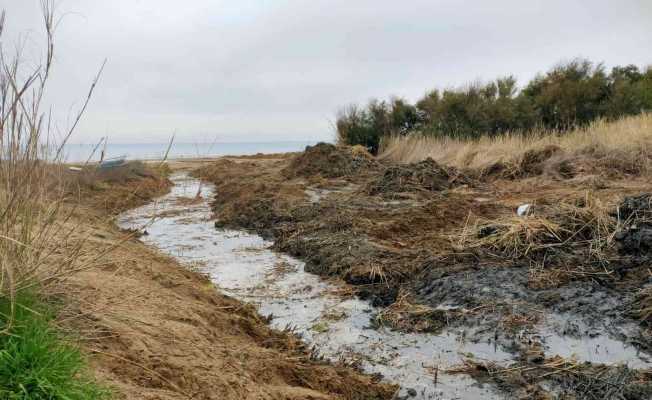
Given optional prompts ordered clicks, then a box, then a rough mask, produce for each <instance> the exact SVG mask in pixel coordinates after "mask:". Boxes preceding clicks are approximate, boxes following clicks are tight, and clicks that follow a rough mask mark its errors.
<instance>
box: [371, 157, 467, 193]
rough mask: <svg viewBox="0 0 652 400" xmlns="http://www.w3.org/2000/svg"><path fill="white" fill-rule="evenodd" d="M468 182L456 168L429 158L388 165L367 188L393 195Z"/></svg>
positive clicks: (374, 191)
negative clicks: (409, 162)
mask: <svg viewBox="0 0 652 400" xmlns="http://www.w3.org/2000/svg"><path fill="white" fill-rule="evenodd" d="M467 182H468V179H467V178H465V177H464V176H463V175H462V174H461V173H460V172H459V171H457V170H456V169H455V168H444V167H442V166H441V165H439V164H437V163H436V162H435V161H434V160H433V159H432V158H428V159H426V160H424V161H420V162H418V163H414V164H408V165H391V166H388V167H387V168H386V169H385V171H384V172H383V173H382V174H381V175H380V176H378V177H377V178H374V179H372V180H371V182H369V183H368V184H367V186H366V188H365V189H366V191H367V193H369V194H370V195H376V194H381V195H383V196H389V197H391V196H395V195H396V194H399V193H406V192H418V191H431V192H437V191H442V190H446V189H449V188H450V187H453V186H454V185H460V184H463V183H467Z"/></svg>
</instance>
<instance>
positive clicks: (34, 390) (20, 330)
mask: <svg viewBox="0 0 652 400" xmlns="http://www.w3.org/2000/svg"><path fill="white" fill-rule="evenodd" d="M9 313H10V307H9V302H8V301H7V300H6V299H0V329H3V328H5V327H6V326H7V323H8V315H9ZM52 316H53V313H52V311H51V309H49V307H47V306H45V305H44V304H42V303H41V302H39V301H38V300H37V299H36V297H35V296H32V295H21V296H19V298H18V299H17V306H16V311H15V317H14V322H13V324H12V326H11V330H10V334H9V335H0V400H81V399H107V398H109V397H110V392H109V391H108V390H107V389H106V388H103V387H102V386H101V385H99V384H97V383H96V382H95V381H94V380H93V379H92V378H91V376H90V375H89V373H88V370H87V367H86V360H85V359H84V357H83V355H82V354H81V352H80V350H79V349H78V348H77V347H76V346H74V345H73V344H72V343H70V342H69V341H67V340H66V339H65V338H64V337H62V336H61V335H60V334H58V333H57V331H56V330H55V329H54V328H53V327H52V326H51V324H50V322H51V320H52Z"/></svg>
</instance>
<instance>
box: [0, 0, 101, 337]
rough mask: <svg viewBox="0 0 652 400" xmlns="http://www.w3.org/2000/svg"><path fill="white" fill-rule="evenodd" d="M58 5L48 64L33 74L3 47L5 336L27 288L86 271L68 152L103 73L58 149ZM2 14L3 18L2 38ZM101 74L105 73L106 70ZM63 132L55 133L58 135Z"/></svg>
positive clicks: (48, 23) (0, 129)
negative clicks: (53, 74) (52, 80)
mask: <svg viewBox="0 0 652 400" xmlns="http://www.w3.org/2000/svg"><path fill="white" fill-rule="evenodd" d="M53 8H54V6H53V3H52V2H50V1H47V0H44V1H43V2H42V11H43V17H44V18H43V21H44V26H45V33H46V39H47V44H46V49H45V54H44V55H43V61H42V62H41V63H40V64H38V65H36V67H34V68H33V69H32V67H31V65H33V63H31V62H26V61H28V60H25V59H24V58H23V57H22V54H21V51H20V50H19V51H17V52H16V53H15V55H13V56H12V55H9V54H8V53H7V52H6V51H5V49H4V48H0V301H9V303H10V304H11V307H10V311H9V315H3V317H6V320H7V323H6V324H4V326H2V329H1V330H0V334H1V333H8V332H11V329H12V321H13V315H14V313H15V311H16V310H15V307H16V305H15V299H16V298H17V297H18V295H19V294H20V292H21V291H23V290H27V289H30V288H32V287H39V288H44V287H45V286H47V284H48V283H51V282H53V281H57V280H58V279H60V278H62V277H63V276H65V275H67V274H70V273H73V272H75V271H79V270H80V269H84V268H87V267H88V266H90V265H92V264H93V263H94V262H95V261H96V260H97V259H96V258H91V259H88V258H84V257H83V254H82V252H81V246H82V244H83V240H81V241H77V242H75V243H76V244H72V243H73V242H72V241H70V240H69V239H70V238H72V237H73V236H74V235H76V236H83V232H80V231H82V230H81V229H80V226H79V225H78V224H77V225H76V224H75V223H72V222H71V221H72V220H73V218H72V217H73V215H74V213H75V210H76V207H75V205H72V204H70V202H69V201H68V200H69V196H68V194H69V192H68V185H67V179H66V178H65V173H66V169H65V166H64V165H63V163H62V153H63V151H62V149H63V145H64V144H65V142H66V141H67V139H68V138H69V137H70V136H71V135H72V133H73V131H74V129H75V127H76V126H77V124H78V122H79V120H80V119H81V116H82V114H83V113H84V110H85V109H86V106H87V105H88V102H89V100H90V98H91V96H92V93H93V89H94V88H95V85H96V83H97V81H98V79H99V74H98V75H97V76H96V78H95V80H94V81H93V83H92V84H91V88H90V90H89V92H88V95H87V97H86V101H85V102H84V103H83V104H82V106H81V108H80V110H79V111H78V112H77V114H75V116H74V118H73V119H72V123H71V125H70V127H69V129H68V130H66V131H64V132H63V140H61V141H60V142H59V143H58V145H53V138H54V137H55V132H51V131H50V126H51V124H50V123H48V122H47V121H48V115H47V111H45V112H44V111H41V106H42V99H43V98H44V95H45V88H46V86H47V85H46V83H47V81H48V79H49V76H50V68H51V63H52V59H53V49H54V45H53V36H52V35H53V30H54V25H55V21H54V11H53ZM3 27H4V13H3V14H2V17H0V35H1V33H2V31H3ZM100 72H101V70H100ZM60 133H61V132H59V131H57V134H60Z"/></svg>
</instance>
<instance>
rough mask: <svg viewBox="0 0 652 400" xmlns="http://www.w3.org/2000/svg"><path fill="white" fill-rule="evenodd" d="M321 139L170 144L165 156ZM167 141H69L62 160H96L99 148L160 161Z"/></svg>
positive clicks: (247, 150) (277, 147)
mask: <svg viewBox="0 0 652 400" xmlns="http://www.w3.org/2000/svg"><path fill="white" fill-rule="evenodd" d="M318 142H320V141H317V140H309V141H270V142H262V141H261V142H212V143H191V142H186V143H184V142H179V143H173V144H172V147H171V148H170V151H169V153H168V158H170V159H172V158H175V159H178V158H204V157H220V156H227V155H233V156H241V155H253V154H258V153H263V154H273V153H288V152H295V151H302V150H304V149H305V147H306V146H311V145H314V144H316V143H318ZM168 145H169V143H165V142H161V143H108V144H107V145H106V148H104V146H99V147H98V146H97V143H95V144H90V143H68V144H66V145H65V146H64V150H63V153H64V159H65V161H67V162H86V161H91V162H92V161H99V159H100V158H101V157H102V155H101V153H102V150H105V154H104V159H111V158H122V157H124V158H126V159H131V160H160V159H162V158H163V157H164V156H165V153H166V151H167V148H168Z"/></svg>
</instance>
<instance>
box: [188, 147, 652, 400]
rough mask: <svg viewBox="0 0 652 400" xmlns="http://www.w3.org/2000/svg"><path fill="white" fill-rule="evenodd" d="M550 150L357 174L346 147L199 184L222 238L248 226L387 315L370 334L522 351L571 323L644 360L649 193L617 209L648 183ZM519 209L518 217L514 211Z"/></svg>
mask: <svg viewBox="0 0 652 400" xmlns="http://www.w3.org/2000/svg"><path fill="white" fill-rule="evenodd" d="M558 153H559V150H558V149H557V148H555V147H553V146H551V147H549V148H545V149H544V150H542V151H540V152H536V153H535V152H532V153H531V154H527V156H526V157H524V158H523V161H522V162H521V163H520V164H519V165H508V164H501V163H500V162H497V163H496V164H495V166H494V167H493V168H490V169H489V170H487V169H485V170H482V171H473V170H470V171H460V170H457V169H455V168H450V167H446V166H442V165H438V164H437V163H436V162H434V161H432V160H426V161H422V162H419V163H414V164H400V165H399V164H391V163H389V162H386V161H385V162H378V161H375V160H373V159H369V158H367V157H365V161H364V162H362V163H359V162H358V160H357V159H356V155H354V151H352V150H351V149H349V148H338V147H336V146H332V145H324V144H322V145H318V146H315V147H313V148H308V149H307V150H306V151H305V152H304V153H299V154H288V155H287V156H286V157H284V158H281V157H278V156H274V157H270V158H264V157H262V156H259V157H256V158H255V159H252V158H239V157H229V158H223V159H220V160H217V161H215V162H213V163H211V164H208V165H206V166H203V167H201V168H199V169H198V170H197V171H196V172H195V173H196V175H197V176H199V177H201V178H203V179H207V180H210V181H211V182H213V183H214V184H215V185H216V186H217V190H216V198H215V202H214V203H213V208H214V212H215V216H216V218H217V222H216V226H217V227H234V228H245V229H252V230H255V231H257V232H259V233H261V234H263V235H265V236H267V237H269V238H273V239H274V242H275V245H274V246H275V248H276V249H278V250H281V251H284V252H287V253H289V254H291V255H294V256H297V257H300V258H302V259H304V260H305V261H306V270H308V271H310V272H313V273H317V274H320V275H325V276H337V277H341V278H343V279H344V280H345V281H346V282H348V283H350V284H352V285H355V287H356V290H357V292H358V294H359V295H360V296H361V297H363V298H365V297H366V298H369V299H371V300H372V301H373V302H374V303H375V304H376V305H382V306H389V307H388V308H386V309H385V310H384V311H383V312H382V313H380V314H379V315H378V317H377V321H378V322H379V323H380V324H388V325H390V326H392V327H394V328H396V329H402V330H408V331H410V330H423V331H430V332H432V331H438V330H440V329H441V328H442V327H444V326H450V325H459V326H462V327H468V326H473V327H476V326H479V327H481V329H480V331H483V332H488V333H486V335H485V336H486V337H485V336H482V337H477V338H475V339H476V340H494V339H495V340H496V342H497V343H498V344H501V345H505V346H508V347H509V350H510V351H515V352H517V353H522V354H527V353H528V351H530V350H531V349H530V346H531V344H528V343H521V344H519V343H517V342H518V331H519V330H520V329H522V328H523V327H527V326H531V325H533V324H535V323H536V322H537V321H539V320H540V318H541V316H542V314H541V313H543V315H545V314H546V313H559V314H564V315H570V316H571V317H570V318H571V320H572V321H581V324H582V325H580V326H582V327H583V328H577V327H576V328H573V329H571V330H570V331H573V332H575V333H574V334H576V335H579V336H582V335H590V336H595V335H608V336H612V337H617V338H620V339H621V340H623V341H625V342H627V343H630V344H631V345H633V346H636V347H638V348H640V349H642V350H646V351H648V352H650V351H652V330H650V329H649V326H650V324H651V323H650V321H651V320H652V318H651V317H650V315H652V308H651V306H650V304H652V291H650V287H652V273H651V272H650V266H651V265H652V258H651V256H652V252H650V251H649V250H650V249H649V246H648V245H647V244H645V243H647V242H646V240H647V239H646V238H648V237H649V238H652V228H650V229H648V227H652V218H650V216H651V215H652V214H650V210H652V205H651V204H650V201H649V197H646V196H640V199H641V200H640V201H635V203H636V204H638V205H637V207H638V211H641V210H642V212H639V213H636V212H634V213H629V214H626V213H625V212H624V210H627V207H628V206H627V204H628V202H630V203H631V201H632V200H631V198H633V199H636V198H637V197H635V196H636V195H640V194H641V193H645V192H647V191H649V188H650V183H651V182H650V177H649V176H647V175H645V174H643V173H641V171H638V170H632V169H631V168H629V167H627V166H621V165H619V164H609V165H603V164H600V163H597V162H596V163H593V164H592V163H591V160H590V159H588V158H583V159H582V160H580V161H581V162H579V161H578V163H573V161H572V160H563V162H557V161H556V159H555V157H557V155H558ZM331 162H332V163H333V169H332V170H329V169H328V168H329V167H328V166H329V163H331ZM628 196H630V197H631V198H630V199H628V198H627V197H628ZM645 199H648V200H645ZM522 204H531V205H532V207H531V209H530V212H529V215H527V216H517V215H516V208H517V207H518V206H520V205H522ZM630 208H631V207H630ZM451 305H452V306H454V308H453V309H450V310H448V311H446V312H442V311H441V310H438V309H437V307H439V306H446V307H448V306H451ZM532 310H537V312H536V313H535V314H533V313H532ZM443 314H445V315H443ZM424 319H425V320H424ZM636 323H640V324H641V328H640V330H634V331H632V330H631V329H630V328H626V327H629V326H631V325H632V324H636ZM570 331H564V332H560V333H559V334H568V332H570ZM494 332H495V333H494ZM494 335H495V338H494ZM525 359H527V357H525ZM645 376H646V377H647V376H649V375H645ZM644 386H645V387H646V389H645V390H646V391H644V392H643V393H644V395H647V394H649V393H652V386H651V384H650V382H646V383H645V385H644ZM596 393H598V392H596ZM636 398H639V397H636ZM641 398H644V397H641Z"/></svg>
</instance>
